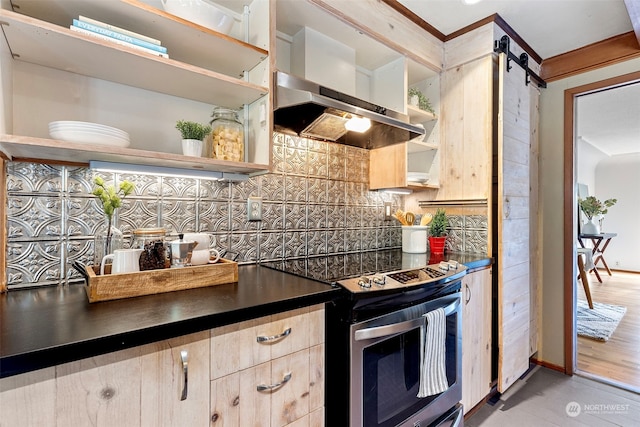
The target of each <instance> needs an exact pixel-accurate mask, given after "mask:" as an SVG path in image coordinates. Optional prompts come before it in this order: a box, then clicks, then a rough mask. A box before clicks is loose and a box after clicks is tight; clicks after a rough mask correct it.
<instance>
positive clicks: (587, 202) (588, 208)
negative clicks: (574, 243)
mask: <svg viewBox="0 0 640 427" xmlns="http://www.w3.org/2000/svg"><path fill="white" fill-rule="evenodd" d="M617 202H618V199H607V200H605V201H604V202H601V201H600V200H598V199H596V198H595V197H594V196H589V197H586V198H584V199H578V204H579V205H580V210H581V211H582V212H583V213H584V214H585V216H586V217H587V219H588V221H587V222H586V223H584V224H583V225H582V229H581V233H582V234H600V231H601V230H600V225H599V224H596V223H595V222H594V219H595V217H597V216H602V215H606V213H607V212H609V208H610V207H611V206H613V205H615V204H616V203H617Z"/></svg>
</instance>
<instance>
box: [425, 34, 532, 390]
mask: <svg viewBox="0 0 640 427" xmlns="http://www.w3.org/2000/svg"><path fill="white" fill-rule="evenodd" d="M503 35H504V31H503V30H502V29H500V28H499V27H498V26H497V25H495V24H487V25H484V26H482V27H479V28H477V29H475V30H473V31H471V32H469V33H466V34H464V35H462V36H460V37H456V38H455V39H453V40H451V41H448V42H447V43H446V45H445V57H446V58H447V68H446V70H445V71H444V72H443V76H442V82H443V97H442V100H441V101H442V115H443V122H444V123H443V126H442V132H443V138H442V145H443V146H444V148H443V149H444V151H445V152H446V153H447V155H446V157H445V158H444V159H443V161H442V170H443V171H446V173H445V176H444V177H443V181H444V182H446V185H445V186H443V187H442V188H441V189H440V190H439V191H438V194H437V195H436V198H437V199H438V200H447V199H461V200H465V199H480V200H483V199H487V200H490V201H491V202H490V203H489V204H488V209H487V217H488V218H489V224H490V235H491V236H494V237H495V238H491V239H490V240H489V242H488V243H489V245H488V248H489V255H491V256H492V257H493V258H494V262H495V264H494V272H495V273H494V275H495V282H496V285H497V286H496V302H495V307H494V308H495V311H496V312H495V314H494V315H495V316H496V317H497V324H498V330H497V335H496V336H495V337H494V339H495V341H496V342H495V343H494V347H497V350H498V351H497V355H498V356H497V357H498V360H497V381H498V383H497V389H498V391H499V392H501V393H504V392H505V391H506V390H507V389H508V388H509V387H510V386H511V385H513V384H514V383H515V382H516V381H517V380H518V378H519V377H520V376H521V375H522V374H523V373H524V372H526V370H527V369H528V367H529V357H530V355H531V354H532V353H534V352H535V351H536V341H535V337H536V333H537V323H538V322H539V319H537V318H536V316H535V313H536V308H535V307H536V304H537V298H536V291H535V289H536V283H535V282H534V281H535V280H536V277H537V276H535V275H532V274H531V271H533V270H535V269H536V266H537V265H538V264H539V259H538V258H537V257H536V256H535V254H536V251H535V247H536V241H535V239H533V240H532V239H531V236H535V235H536V233H535V229H536V228H535V227H536V223H535V215H532V214H531V212H535V210H536V207H535V206H534V204H532V200H534V201H535V198H532V197H531V195H532V194H535V193H536V192H537V182H535V180H532V179H531V169H530V168H531V155H532V154H531V153H535V152H536V151H537V148H536V144H537V143H536V138H537V137H536V135H537V127H538V123H537V117H538V116H537V107H538V97H539V89H538V88H537V87H535V85H534V84H526V83H525V82H526V78H525V72H524V70H523V69H522V68H521V67H520V66H518V65H517V64H514V63H513V62H511V64H510V65H511V67H510V69H509V70H507V64H506V58H505V56H506V55H505V54H497V53H495V52H494V51H493V46H494V41H495V40H499V39H500V38H501V37H502V36H503ZM510 46H511V50H512V53H514V54H515V55H516V56H518V55H520V54H521V53H522V52H523V50H522V49H521V48H520V47H519V46H518V45H517V44H516V43H511V45H510ZM468 58H473V59H471V60H469V59H468ZM529 67H531V68H532V69H533V70H534V71H535V72H538V67H539V64H535V63H532V62H531V61H530V62H529ZM454 153H455V154H454ZM534 177H535V175H534ZM530 254H534V256H533V257H532V256H530Z"/></svg>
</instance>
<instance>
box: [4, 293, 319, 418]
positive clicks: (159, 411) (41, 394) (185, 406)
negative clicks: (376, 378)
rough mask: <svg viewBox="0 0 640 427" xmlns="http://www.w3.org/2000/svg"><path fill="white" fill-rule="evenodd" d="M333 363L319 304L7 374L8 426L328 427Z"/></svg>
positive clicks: (6, 409)
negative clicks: (327, 361) (329, 364)
mask: <svg viewBox="0 0 640 427" xmlns="http://www.w3.org/2000/svg"><path fill="white" fill-rule="evenodd" d="M287 330H289V332H287V333H285V334H282V333H283V332H285V331H287ZM280 335H282V336H281V337H279V336H280ZM258 337H263V338H267V339H265V340H263V339H261V340H260V342H259V341H258ZM183 352H184V355H185V356H186V358H184V359H183ZM184 361H186V368H187V382H186V384H185V374H184V368H185V364H184V363H183V362H184ZM324 367H325V365H324V305H323V304H319V305H315V306H312V307H305V308H300V309H296V310H292V311H288V312H284V313H278V314H274V315H271V316H265V317H262V318H259V319H254V320H248V321H245V322H240V323H236V324H232V325H229V326H223V327H219V328H215V329H213V330H210V331H203V332H198V333H194V334H190V335H185V336H181V337H176V338H172V339H169V340H164V341H159V342H155V343H152V344H147V345H143V346H139V347H134V348H131V349H126V350H120V351H115V352H111V353H107V354H103V355H100V356H96V357H91V358H87V359H81V360H78V361H75V362H70V363H65V364H62V365H58V366H56V367H52V368H47V369H42V370H39V371H34V372H30V373H27V374H22V375H16V376H13V377H8V378H3V379H1V380H0V413H2V419H0V426H2V427H14V426H20V427H31V426H34V427H35V426H37V427H42V426H45V427H46V426H52V427H54V426H59V425H69V426H85V425H91V426H98V427H100V426H105V427H110V426H114V425H118V426H125V427H129V426H132V427H137V426H153V427H156V426H183V425H184V426H187V425H188V426H207V425H209V426H246V425H251V426H270V427H271V426H285V425H293V426H304V427H322V426H323V425H324ZM280 383H282V384H281V385H278V384H280ZM185 386H186V390H185ZM258 386H266V387H265V390H263V391H258ZM183 397H184V399H183Z"/></svg>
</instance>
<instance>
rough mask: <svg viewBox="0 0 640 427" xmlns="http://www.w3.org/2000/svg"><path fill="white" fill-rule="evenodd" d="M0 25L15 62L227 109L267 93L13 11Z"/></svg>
mask: <svg viewBox="0 0 640 427" xmlns="http://www.w3.org/2000/svg"><path fill="white" fill-rule="evenodd" d="M91 3H96V2H91ZM99 3H109V2H99ZM0 21H4V22H6V24H4V25H2V29H3V30H4V33H5V35H6V38H7V41H8V43H9V48H10V49H11V53H12V54H13V56H14V59H16V60H20V61H25V62H30V63H34V64H38V65H43V66H46V67H50V68H55V69H59V70H64V71H67V72H72V73H77V74H82V75H85V76H90V77H95V78H98V79H102V80H107V81H112V82H116V83H120V84H125V85H129V86H134V87H138V88H142V89H147V90H151V91H154V92H159V93H164V94H167V95H173V96H177V97H180V98H186V99H191V100H195V101H200V102H205V103H208V104H214V105H221V106H225V107H228V108H233V109H238V108H240V107H242V105H244V104H250V103H252V102H254V101H256V100H257V99H259V98H260V97H262V96H264V95H265V94H267V93H268V92H269V90H268V89H267V88H266V87H262V86H258V85H254V84H252V83H248V82H245V81H242V80H239V79H237V78H234V77H229V76H227V75H224V74H220V73H218V72H215V71H210V70H207V69H204V68H200V67H196V66H193V65H190V64H186V63H183V62H179V61H176V60H173V59H167V58H161V57H159V56H155V55H152V54H148V53H145V52H141V51H138V50H135V49H133V48H128V47H125V46H121V45H118V44H115V43H111V42H109V41H102V40H99V39H94V38H92V37H91V36H85V35H84V34H79V33H76V32H73V31H71V30H69V29H67V28H62V27H60V26H58V25H54V24H50V23H48V22H43V21H39V20H36V19H33V18H30V17H28V16H24V15H19V14H17V13H14V12H10V11H6V10H0ZM169 55H171V53H169ZM204 89H206V90H204Z"/></svg>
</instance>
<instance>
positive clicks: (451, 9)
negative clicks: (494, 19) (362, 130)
mask: <svg viewBox="0 0 640 427" xmlns="http://www.w3.org/2000/svg"><path fill="white" fill-rule="evenodd" d="M399 2H400V3H401V4H403V5H404V6H406V7H407V8H408V9H410V10H411V11H412V12H413V13H415V14H416V15H418V16H419V17H420V18H422V19H423V20H424V21H426V22H428V23H429V24H430V25H432V26H433V27H435V28H436V29H437V30H439V31H440V32H442V33H444V34H445V35H448V34H451V33H453V32H454V31H457V30H459V29H461V28H464V27H466V26H467V25H470V24H473V23H474V22H477V21H479V20H481V19H484V18H486V17H488V16H491V15H493V14H494V13H497V14H499V15H500V16H501V17H502V19H504V20H505V21H506V22H507V24H509V25H510V26H511V28H513V29H514V30H515V32H516V33H518V35H520V37H522V39H524V40H525V41H526V42H527V43H528V44H529V46H531V48H532V49H533V50H534V51H536V53H537V54H538V55H540V56H541V57H542V59H546V58H550V57H552V56H556V55H559V54H562V53H566V52H569V51H571V50H574V49H578V48H580V47H583V46H586V45H588V44H591V43H595V42H598V41H600V40H604V39H607V38H609V37H613V36H616V35H618V34H623V33H626V32H629V31H633V27H632V25H631V19H630V18H629V14H628V12H627V8H626V6H625V4H624V0H482V1H481V2H480V3H477V4H474V5H465V4H464V3H463V2H462V0H399Z"/></svg>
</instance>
